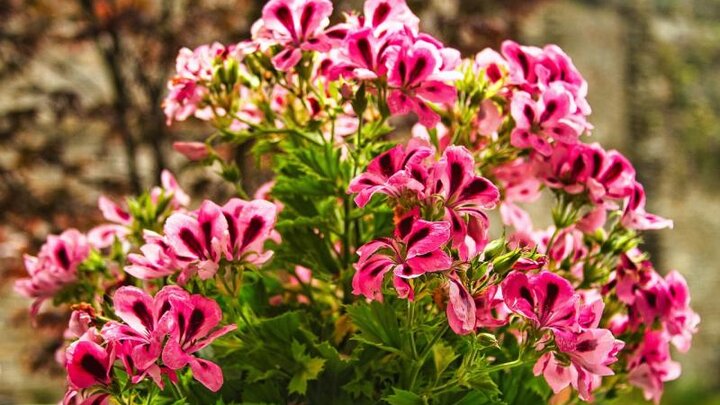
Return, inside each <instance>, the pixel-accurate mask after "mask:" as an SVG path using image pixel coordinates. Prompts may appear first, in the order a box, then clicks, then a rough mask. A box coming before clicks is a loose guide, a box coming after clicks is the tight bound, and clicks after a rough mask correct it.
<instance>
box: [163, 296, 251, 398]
mask: <svg viewBox="0 0 720 405" xmlns="http://www.w3.org/2000/svg"><path fill="white" fill-rule="evenodd" d="M169 301H170V309H169V311H168V312H167V316H168V320H169V322H168V325H169V326H168V328H169V331H170V332H169V339H168V341H167V343H166V344H165V348H164V350H163V352H162V361H163V363H164V365H165V366H167V367H168V368H170V369H171V370H179V369H181V368H183V367H185V366H186V365H189V366H190V369H191V370H192V373H193V378H195V379H196V380H198V381H199V382H200V383H201V384H203V385H204V386H205V387H207V388H208V389H209V390H211V391H213V392H217V391H218V390H219V389H220V387H222V384H223V374H222V370H221V369H220V367H219V366H218V365H217V364H215V363H213V362H210V361H208V360H205V359H200V358H198V357H195V356H193V354H194V353H196V352H197V351H199V350H201V349H203V348H204V347H206V346H208V345H210V344H211V343H212V342H213V341H214V340H215V339H217V338H219V337H221V336H223V335H225V334H227V333H228V332H230V331H232V330H234V329H236V328H237V326H236V325H227V326H224V327H221V328H217V326H218V324H219V323H220V321H221V320H222V312H221V310H220V307H219V306H218V304H217V303H216V302H215V301H213V300H212V299H210V298H206V297H203V296H202V295H199V294H195V295H190V294H188V293H187V292H185V291H182V292H181V293H178V294H172V295H171V296H170V298H169Z"/></svg>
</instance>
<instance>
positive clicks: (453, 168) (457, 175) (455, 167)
mask: <svg viewBox="0 0 720 405" xmlns="http://www.w3.org/2000/svg"><path fill="white" fill-rule="evenodd" d="M464 178H465V176H464V173H463V167H462V165H461V164H460V163H458V162H452V163H451V164H450V190H448V194H449V195H453V194H455V192H456V191H457V190H458V189H459V188H460V186H461V185H462V182H463V180H464Z"/></svg>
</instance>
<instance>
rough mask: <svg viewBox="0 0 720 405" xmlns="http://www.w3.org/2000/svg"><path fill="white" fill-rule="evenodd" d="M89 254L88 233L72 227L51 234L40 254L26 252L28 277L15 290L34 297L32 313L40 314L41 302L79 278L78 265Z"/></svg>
mask: <svg viewBox="0 0 720 405" xmlns="http://www.w3.org/2000/svg"><path fill="white" fill-rule="evenodd" d="M89 254H90V246H89V244H88V241H87V238H86V237H85V235H83V234H81V233H80V232H78V231H77V230H76V229H69V230H67V231H65V232H63V233H62V234H60V235H50V236H48V238H47V242H45V244H44V245H43V246H42V247H41V248H40V253H38V255H37V257H33V256H30V255H25V269H26V270H27V272H28V274H29V275H30V277H29V278H22V279H19V280H17V281H16V282H15V291H17V292H18V293H19V294H21V295H24V296H25V297H28V298H35V301H34V302H33V304H32V308H31V313H32V314H33V315H35V314H37V312H38V310H39V309H40V305H41V304H42V303H43V301H45V300H46V299H48V298H51V297H52V296H54V295H55V294H56V293H57V292H59V291H60V290H61V289H62V288H63V287H65V286H67V285H69V284H72V283H74V282H75V281H76V280H77V268H78V266H79V265H80V263H82V262H83V261H84V260H85V259H86V258H87V257H88V255H89Z"/></svg>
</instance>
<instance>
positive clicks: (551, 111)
mask: <svg viewBox="0 0 720 405" xmlns="http://www.w3.org/2000/svg"><path fill="white" fill-rule="evenodd" d="M574 109H575V106H574V101H573V99H572V95H571V94H570V93H568V92H567V91H566V90H565V89H563V88H562V87H558V86H553V87H550V88H549V89H547V90H546V91H545V92H543V94H542V96H541V97H540V99H539V100H538V101H535V100H533V98H532V96H531V95H530V94H528V93H526V92H523V91H518V92H515V93H514V94H513V96H512V101H511V104H510V113H511V115H512V117H513V119H514V120H515V128H514V129H513V131H512V133H511V134H510V143H511V144H512V145H513V146H515V147H516V148H521V149H527V148H532V149H534V150H536V151H537V152H538V153H540V154H542V155H544V156H550V155H551V154H552V146H551V144H552V143H553V142H561V143H576V142H577V141H578V137H579V136H580V134H581V133H582V131H583V129H584V127H585V121H584V117H582V116H579V115H574V114H573V110H574Z"/></svg>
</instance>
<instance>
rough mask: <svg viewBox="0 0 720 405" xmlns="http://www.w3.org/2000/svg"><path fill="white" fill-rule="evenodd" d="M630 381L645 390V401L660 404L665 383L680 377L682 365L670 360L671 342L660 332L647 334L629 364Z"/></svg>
mask: <svg viewBox="0 0 720 405" xmlns="http://www.w3.org/2000/svg"><path fill="white" fill-rule="evenodd" d="M628 370H629V371H628V381H630V384H632V385H634V386H636V387H639V388H641V389H642V390H643V393H644V395H645V399H647V400H653V401H654V402H655V403H656V404H659V403H660V399H661V397H662V393H663V389H664V383H665V382H666V381H672V380H675V379H677V378H678V377H679V376H680V364H679V363H676V362H674V361H672V359H671V358H670V347H669V342H668V341H667V339H666V338H664V337H663V334H662V333H661V332H658V331H650V332H647V333H645V336H644V338H643V342H642V343H641V345H640V347H639V348H638V349H637V351H635V353H634V354H633V356H632V357H631V359H630V361H629V364H628Z"/></svg>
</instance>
